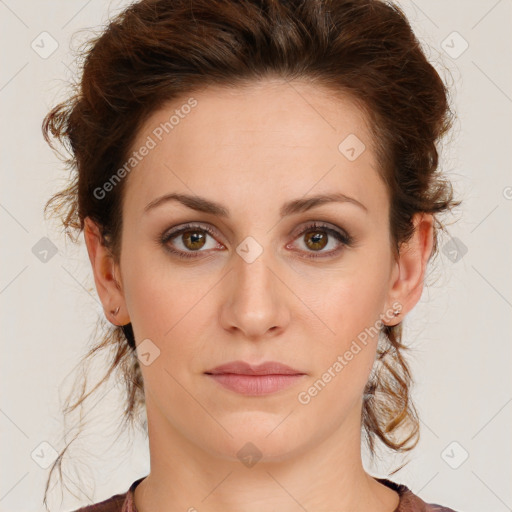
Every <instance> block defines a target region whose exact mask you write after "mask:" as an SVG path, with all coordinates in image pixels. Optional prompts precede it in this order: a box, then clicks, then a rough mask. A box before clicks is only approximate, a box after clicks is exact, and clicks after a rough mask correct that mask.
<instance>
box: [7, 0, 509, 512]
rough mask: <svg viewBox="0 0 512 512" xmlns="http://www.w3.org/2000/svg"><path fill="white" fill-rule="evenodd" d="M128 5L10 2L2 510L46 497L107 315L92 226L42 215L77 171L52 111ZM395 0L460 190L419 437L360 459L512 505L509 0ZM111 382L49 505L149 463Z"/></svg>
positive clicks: (121, 479) (401, 476)
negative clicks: (79, 372)
mask: <svg viewBox="0 0 512 512" xmlns="http://www.w3.org/2000/svg"><path fill="white" fill-rule="evenodd" d="M126 4H127V2H114V1H112V2H106V1H101V0H88V1H85V0H53V1H50V2H36V1H33V0H32V1H28V0H2V1H0V37H1V42H2V61H1V66H0V107H1V119H2V121H1V124H0V126H1V137H0V145H1V150H0V155H1V160H0V162H1V172H2V182H1V183H2V186H1V187H0V222H1V227H2V243H1V246H0V247H1V255H2V264H1V266H0V304H1V326H2V357H1V367H0V376H1V395H0V430H1V435H0V443H1V450H2V452H1V453H2V454H1V459H0V460H1V461H2V473H1V477H0V510H1V511H10V512H17V511H25V512H28V511H42V510H44V508H43V505H42V497H43V491H44V486H45V484H46V479H47V476H48V469H45V468H44V467H41V466H45V465H48V463H49V462H51V461H52V453H53V451H52V450H53V448H52V447H54V448H55V449H57V450H60V449H62V447H63V444H62V442H63V437H62V436H63V425H62V417H61V414H60V408H59V407H60V401H61V399H62V398H63V397H64V396H65V394H66V392H67V390H68V388H69V385H70V384H71V383H72V380H73V369H74V367H75V365H76V364H77V362H78V359H79V357H80V356H81V355H82V354H83V353H84V352H85V349H86V346H87V344H88V343H89V341H90V338H91V336H92V332H93V329H94V326H95V323H96V318H97V316H98V314H103V313H102V309H101V307H100V304H99V300H98V298H97V294H96V291H95V289H94V287H93V284H94V283H93V279H92V274H91V271H90V264H89V260H88V258H87V253H86V251H85V246H84V244H83V237H81V244H80V245H79V246H77V247H75V246H73V245H72V244H69V243H66V242H65V239H64V236H63V235H62V234H61V233H60V231H59V230H58V229H57V228H56V226H55V224H54V223H52V222H50V221H45V220H44V218H43V205H44V203H45V201H46V200H47V199H48V198H49V197H50V195H51V194H52V193H54V192H55V191H56V190H58V189H59V188H61V186H62V185H63V184H64V179H65V178H66V176H67V174H66V172H65V171H64V170H63V169H64V167H63V164H62V163H61V161H60V160H59V159H58V158H57V157H56V156H55V155H54V153H53V152H52V151H51V150H50V149H49V147H48V146H47V145H46V143H45V142H44V140H43V138H42V134H41V122H42V119H43V117H44V115H45V114H46V112H47V111H48V110H49V109H50V107H51V106H53V105H55V104H56V103H57V101H58V100H59V99H61V98H63V97H64V95H65V94H66V92H67V91H66V89H65V86H66V82H67V81H68V80H69V79H70V78H71V76H72V72H73V70H74V63H73V55H72V53H71V51H70V45H71V44H73V46H74V47H76V46H77V45H78V43H79V42H80V41H82V40H85V39H86V38H87V37H88V36H90V35H91V33H90V32H89V31H90V30H91V29H96V30H97V29H99V28H101V26H102V25H103V24H104V23H105V22H106V21H107V19H108V18H109V17H110V16H111V15H113V14H115V13H116V12H118V11H119V10H120V9H121V8H122V7H123V6H124V5H126ZM400 5H401V6H402V7H403V8H404V9H405V11H406V13H407V15H408V16H409V19H410V21H411V23H412V25H413V28H414V30H415V32H416V34H417V35H418V37H419V38H420V40H421V41H422V43H423V45H424V48H425V50H426V52H427V55H428V57H429V59H430V60H431V61H432V62H433V63H434V65H435V66H436V68H437V69H438V70H439V72H440V73H441V75H442V76H443V78H445V79H446V80H447V81H448V83H449V85H450V87H451V88H452V95H453V97H452V103H453V106H454V108H455V110H456V112H457V121H456V123H455V127H454V130H453V131H452V134H451V137H450V139H449V140H447V141H445V147H444V149H443V153H442V160H441V164H442V168H443V170H444V172H446V173H447V175H448V176H449V177H450V178H451V179H452V181H453V183H454V186H455V190H456V193H457V196H458V197H460V198H462V199H463V201H464V202H463V206H462V208H460V209H459V211H458V213H457V214H456V216H455V217H454V218H453V219H451V220H457V222H456V224H453V225H452V226H451V227H449V235H450V236H449V237H445V239H444V241H443V242H442V246H441V247H440V253H439V256H438V258H437V259H436V260H435V261H434V264H433V266H432V267H431V269H430V271H429V275H428V279H427V284H428V286H427V288H426V289H425V291H424V294H423V296H422V299H421V301H420V303H419V304H418V306H417V307H416V308H415V310H414V311H413V312H412V313H411V314H409V315H408V317H407V319H406V321H405V329H406V337H405V340H406V341H407V343H408V344H409V345H410V346H411V347H412V350H411V353H410V355H409V356H408V357H409V361H410V364H411V367H412V371H413V375H414V378H415V381H416V384H415V387H414V389H413V397H414V400H415V403H416V406H417V408H418V411H419V413H420V415H421V441H420V443H419V445H418V446H417V448H416V449H415V450H414V451H413V452H412V453H410V454H409V455H408V456H407V457H406V459H403V458H402V457H392V456H390V455H386V456H385V457H383V459H382V460H381V461H380V462H378V463H376V464H375V465H370V464H369V463H365V464H367V469H368V470H369V471H370V472H371V473H372V474H374V475H376V476H386V475H387V474H388V473H389V471H391V470H392V469H393V468H394V467H397V466H398V465H399V463H400V462H401V461H402V460H409V461H410V462H409V464H407V466H406V467H405V468H404V469H402V470H401V471H399V472H398V473H396V474H394V475H393V476H391V477H390V478H391V479H392V480H395V481H397V482H400V483H404V484H406V485H407V486H409V487H410V488H411V489H412V490H413V492H415V493H417V494H419V495H420V497H422V498H423V499H424V500H425V501H427V502H434V503H440V504H443V505H446V506H450V507H452V508H453V509H455V510H457V511H458V512H460V511H467V512H481V511H482V510H485V511H486V512H493V511H495V512H505V511H507V510H512V487H511V485H510V482H512V468H511V461H512V435H511V431H512V430H511V427H512V386H511V377H510V375H511V371H510V369H511V363H512V360H511V351H512V348H511V347H512V340H511V327H512V326H511V317H512V315H511V313H512V286H511V285H512V276H511V265H510V262H511V261H512V243H511V240H512V236H511V235H512V229H511V228H512V173H511V161H512V152H511V144H512V138H511V125H512V116H511V114H512V68H511V66H510V62H511V55H512V53H511V46H512V45H511V41H512V37H511V32H512V30H511V26H510V20H511V19H512V16H511V15H512V2H511V0H498V1H497V0H478V1H477V0H471V1H467V0H465V1H463V0H459V1H455V0H449V1H448V0H416V1H414V2H412V1H403V2H400ZM42 41H43V42H42ZM448 220H450V219H448ZM52 248H53V251H52ZM45 251H46V252H45ZM98 375H99V373H98ZM93 378H94V376H93ZM94 382H95V381H94V380H93V381H92V383H94ZM101 395H102V396H98V397H97V398H99V399H100V400H98V402H97V405H96V406H95V407H94V410H93V411H92V412H91V414H90V415H89V417H88V419H89V420H91V423H92V425H91V428H90V429H88V430H87V431H86V434H84V437H83V439H82V441H81V443H80V444H79V446H77V447H76V449H72V455H71V459H70V460H69V461H68V462H66V463H65V465H64V466H63V469H64V471H65V472H66V476H67V480H66V483H67V485H68V486H70V488H71V489H72V490H74V491H75V493H77V494H78V499H75V498H73V497H72V496H70V495H69V493H67V492H66V491H64V501H63V502H62V504H61V494H60V488H59V485H57V486H56V487H55V488H54V489H53V491H52V493H51V495H50V497H52V496H54V497H53V498H51V501H50V503H51V504H52V505H53V506H54V508H53V509H52V510H72V509H73V507H78V506H80V505H86V504H89V503H91V502H97V501H100V500H103V499H106V498H108V497H110V496H112V495H113V494H116V493H122V492H125V491H126V490H127V489H128V487H129V485H130V484H131V483H132V482H133V481H134V480H135V479H136V478H139V477H141V476H145V475H146V474H147V473H148V471H149V460H148V459H149V456H148V451H147V440H146V439H145V438H144V437H143V436H142V435H139V436H136V437H135V438H134V439H133V440H132V439H128V438H127V437H126V436H124V437H122V438H121V439H120V440H119V442H117V443H113V441H114V437H113V435H114V434H116V432H117V428H118V427H117V421H118V416H115V415H114V413H113V411H115V408H116V404H119V403H120V395H119V390H118V388H117V387H116V386H115V385H114V386H113V385H112V383H111V384H109V386H108V387H107V388H105V389H104V390H103V392H102V393H101ZM102 421H103V422H105V423H102ZM78 475H80V477H81V479H83V480H84V481H85V482H86V483H88V484H90V488H88V489H87V491H85V490H84V492H85V494H80V491H79V490H77V488H73V483H72V482H73V481H77V477H78ZM53 483H55V480H54V481H53ZM83 489H85V488H83Z"/></svg>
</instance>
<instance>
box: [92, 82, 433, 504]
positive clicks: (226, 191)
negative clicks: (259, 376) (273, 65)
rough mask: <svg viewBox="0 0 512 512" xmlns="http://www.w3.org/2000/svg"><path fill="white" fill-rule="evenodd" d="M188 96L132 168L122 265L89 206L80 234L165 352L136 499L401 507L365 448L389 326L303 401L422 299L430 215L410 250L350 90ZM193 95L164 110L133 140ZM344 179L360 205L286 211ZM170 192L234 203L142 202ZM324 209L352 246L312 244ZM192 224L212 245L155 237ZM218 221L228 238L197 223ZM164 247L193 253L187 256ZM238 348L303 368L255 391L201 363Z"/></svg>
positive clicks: (116, 301)
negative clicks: (242, 454) (380, 350)
mask: <svg viewBox="0 0 512 512" xmlns="http://www.w3.org/2000/svg"><path fill="white" fill-rule="evenodd" d="M192 96H193V97H194V98H195V99H196V100H197V106H196V107H195V108H193V109H192V110H191V111H190V113H188V114H187V115H186V116H184V117H183V118H182V119H180V121H179V124H177V125H176V126H175V127H174V128H173V130H172V131H170V132H169V133H168V134H165V135H164V136H163V138H162V140H161V141H158V143H157V145H156V147H154V148H153V149H151V150H150V151H149V153H148V154H147V156H145V157H144V158H143V160H142V161H141V162H140V163H138V165H137V166H136V167H135V168H134V169H133V170H132V171H131V173H130V174H129V175H128V176H127V177H126V178H125V179H126V180H127V183H126V189H125V194H126V196H125V202H124V206H123V231H122V249H121V258H120V263H119V264H117V263H116V262H115V261H114V260H113V259H112V257H111V256H110V255H109V253H108V251H107V250H106V249H105V248H104V246H102V245H101V244H100V240H99V233H98V230H97V227H96V226H95V225H94V223H93V222H92V221H91V220H90V219H86V227H85V232H84V236H85V240H86V244H87V249H88V252H89V257H90V259H91V264H92V267H93V271H94V278H95V282H96V287H97V290H98V294H99V296H100V299H101V301H102V304H103V306H104V309H105V313H106V315H107V317H108V318H109V319H110V320H111V321H112V323H115V324H117V325H123V324H126V323H128V322H132V326H133V329H134V333H135V338H136V341H137V344H140V343H141V342H142V340H145V339H150V340H151V343H152V344H154V345H152V346H156V347H158V350H159V351H160V354H159V355H158V357H156V358H155V359H154V360H152V362H151V364H148V365H143V364H142V365H141V368H142V373H143V377H144V386H145V393H146V407H147V416H148V428H149V443H150V456H151V472H150V474H149V476H148V477H147V478H146V479H145V480H144V481H143V482H141V483H140V485H139V486H138V487H137V488H136V490H135V504H136V507H137V509H138V511H139V512H150V511H154V510H159V511H162V512H170V511H178V510H179V511H187V510H190V511H193V510H197V511H200V512H203V511H205V512H206V511H215V512H220V511H222V512H235V511H237V512H240V511H244V512H256V511H258V512H260V511H261V510H266V511H270V510H280V512H298V511H303V510H308V511H310V512H313V511H330V512H332V511H339V512H348V511H350V512H370V511H371V512H393V511H394V510H395V509H396V507H397V506H398V501H399V499H398V494H397V493H396V492H395V491H393V490H391V489H390V488H388V487H386V486H384V485H382V484H381V483H379V482H377V481H376V480H375V479H374V478H373V477H371V476H370V475H369V474H368V473H367V472H366V471H365V470H364V468H363V465H362V460H361V432H360V423H361V408H362V395H363V390H364V387H365V384H366V383H367V381H368V377H369V374H370V370H371V368H372V366H373V362H374V360H375V354H376V349H377V341H378V340H377V336H373V337H371V336H370V337H369V338H368V341H367V343H366V344H362V343H360V346H361V348H362V349H361V350H360V351H359V352H358V353H357V355H354V357H353V358H351V360H350V361H348V362H347V364H346V365H345V366H344V367H343V369H342V371H339V372H337V373H336V374H335V376H334V377H332V378H331V379H330V381H329V382H328V383H327V384H326V385H325V386H324V387H323V388H322V389H321V391H319V392H318V393H317V394H316V395H315V396H311V394H309V395H307V393H306V395H307V396H309V397H310V400H309V402H307V403H304V401H302V402H301V401H300V400H299V399H298V397H299V394H300V393H301V392H302V393H303V395H302V396H305V394H304V393H305V392H307V390H308V389H310V388H311V386H313V384H314V383H315V382H316V381H318V379H320V378H322V375H323V374H324V373H325V372H326V371H327V370H328V369H329V368H331V369H332V367H333V363H334V362H335V361H336V360H337V358H338V356H339V355H343V354H344V353H345V352H346V351H347V350H348V349H349V348H350V346H351V343H352V342H353V340H356V339H357V336H358V334H360V333H361V332H363V331H364V330H365V328H369V327H371V326H374V325H375V324H376V322H377V321H378V320H379V319H381V320H382V322H383V323H384V324H388V325H393V324H396V323H398V322H400V321H401V320H403V317H404V315H405V314H407V312H408V311H410V310H411V309H412V308H413V307H414V305H415V304H416V303H417V302H418V300H419V299H420V297H421V292H422V289H423V279H424V274H425V269H426V265H427V262H428V258H429V256H430V254H431V250H432V242H433V232H432V222H433V219H432V217H431V216H430V215H426V214H418V215H416V216H415V217H414V223H415V227H416V228H415V233H414V236H413V238H412V239H411V241H410V242H409V243H408V244H407V245H405V246H403V247H402V248H401V251H400V255H399V258H398V259H396V258H395V257H394V254H393V251H392V243H391V237H390V227H389V224H388V213H389V197H388V193H387V190H386V186H385V184H384V182H383V181H382V179H381V178H380V176H379V174H378V172H377V161H376V157H375V154H374V152H373V150H372V147H371V135H370V131H369V129H368V126H367V124H366V121H365V117H364V116H363V113H362V111H361V110H360V109H359V108H358V107H357V106H356V104H355V103H353V102H352V101H351V100H350V99H349V98H345V99H342V98H334V97H333V96H332V94H330V93H329V92H328V91H326V90H324V89H322V88H320V87H319V86H315V85H311V84H307V83H305V82H298V81H295V82H290V83H286V82H284V81H282V80H278V79H276V80H270V79H269V80H266V81H264V82H261V83H258V84H254V85H253V86H251V87H250V88H244V89H241V88H240V89H238V88H236V89H235V88H230V89H227V88H218V87H215V88H214V87H211V88H208V89H205V90H203V91H201V92H198V93H195V94H193V95H192ZM187 99H188V97H184V98H182V99H180V100H179V101H177V100H175V101H173V102H172V103H169V104H168V105H166V106H164V107H162V108H161V109H160V110H158V111H156V112H155V113H154V114H153V115H152V116H151V117H150V118H149V119H148V120H147V122H146V123H145V125H144V126H143V127H142V128H141V129H140V131H139V133H138V135H137V139H136V140H135V142H134V144H133V148H134V149H137V148H140V147H141V146H142V145H143V144H144V142H145V141H146V140H147V137H148V135H151V134H152V133H153V130H154V129H155V127H157V126H159V124H160V123H162V122H165V121H167V120H169V118H170V116H171V115H172V114H173V112H174V111H175V109H177V108H179V107H180V105H183V104H185V103H186V102H187ZM349 134H355V135H356V136H357V138H358V139H359V140H360V141H362V142H363V143H364V144H365V146H366V149H365V150H364V151H363V152H362V153H361V154H360V155H359V156H358V157H357V158H356V159H355V160H353V161H351V160H349V159H348V158H347V157H346V156H345V154H342V153H341V152H340V151H339V150H338V145H339V144H340V142H342V141H343V140H344V139H345V138H346V137H347V136H348V135H349ZM153 138H154V137H153ZM333 192H337V193H340V194H345V195H346V196H348V197H350V198H352V199H354V200H356V201H358V202H360V203H361V204H362V205H363V206H361V205H358V204H356V203H355V202H353V201H344V202H330V203H325V204H322V205H320V206H316V207H314V208H312V209H310V210H308V211H302V212H296V213H293V214H290V215H288V216H285V217H283V218H281V217H280V208H281V206H282V205H283V204H284V203H286V202H287V201H290V200H293V199H301V198H302V199H304V198H305V197H306V198H307V197H311V196H314V195H317V194H326V193H333ZM168 193H182V194H191V195H193V196H201V197H204V198H207V199H208V200H210V201H215V202H217V203H221V204H222V205H223V207H224V208H226V209H227V210H229V212H230V216H229V217H222V216H220V215H216V214H213V213H203V212H199V211H195V210H193V209H191V208H188V207H187V206H185V205H183V204H181V203H179V202H177V201H169V202H165V203H163V204H161V205H160V206H157V207H155V208H154V209H150V210H148V211H147V212H145V211H144V208H145V207H146V205H148V204H149V203H150V202H151V201H153V200H155V199H156V198H158V197H160V196H163V195H164V194H168ZM310 221H318V222H324V223H327V225H328V227H330V228H332V229H335V230H338V231H341V232H343V231H345V232H347V233H348V234H349V235H350V236H351V237H352V238H353V240H352V243H351V244H348V245H344V243H342V242H339V241H338V240H337V238H336V237H335V236H333V235H332V234H331V233H328V232H327V233H326V232H325V231H322V228H313V229H312V230H311V231H310V233H311V232H312V234H316V235H317V236H320V235H324V238H323V240H327V243H326V244H325V245H322V244H319V243H316V245H315V240H318V238H317V239H315V238H313V239H311V236H309V237H308V235H307V233H306V234H301V232H302V230H303V228H305V227H306V226H308V224H309V223H310ZM185 223H194V224H199V227H198V228H194V229H193V231H194V233H195V234H197V236H201V235H203V236H205V237H206V238H205V239H204V245H202V246H201V244H198V243H196V244H195V245H194V243H192V242H191V239H187V238H185V237H184V236H183V235H178V236H177V237H176V238H174V239H172V240H169V241H167V242H166V244H163V243H160V242H159V237H160V236H161V235H162V234H163V233H164V232H166V231H168V230H169V228H173V227H179V226H183V225H184V224H185ZM205 226H208V227H211V228H212V229H213V230H214V236H212V235H210V234H209V233H206V232H204V231H201V228H204V227H205ZM246 237H252V238H253V239H254V240H255V241H256V242H257V244H258V245H259V247H260V248H261V250H262V252H261V254H259V255H258V257H257V258H256V259H255V260H254V261H252V262H250V263H248V262H247V261H246V260H245V259H244V258H243V257H241V256H240V254H239V253H238V252H237V247H239V246H240V244H241V242H243V241H244V239H245V238H246ZM325 237H327V239H326V238H325ZM196 240H198V238H196ZM165 245H167V246H168V247H169V246H170V247H172V248H174V249H175V250H177V251H181V252H184V253H187V254H192V256H193V257H192V258H189V259H181V258H179V257H177V256H175V255H173V254H171V253H169V252H168V251H166V250H165ZM198 247H199V248H198ZM242 247H244V245H242ZM245 247H246V246H245ZM252 250H254V249H252ZM307 255H312V256H315V255H317V258H316V259H315V258H308V257H307ZM396 303H399V304H400V305H401V312H400V314H399V316H397V317H394V316H393V315H392V314H391V313H390V311H391V310H392V308H393V305H394V304H396ZM118 306H119V307H120V310H119V313H118V314H117V315H116V316H115V317H113V316H112V315H111V313H110V311H111V310H114V309H116V308H117V307H118ZM234 360H244V361H248V362H250V363H254V364H259V363H261V362H263V361H279V362H281V363H284V364H287V365H289V366H291V367H293V368H295V369H299V370H301V371H302V372H303V373H305V374H306V375H305V376H303V377H302V378H301V379H300V380H299V382H298V383H296V384H294V385H292V386H291V387H289V388H287V389H283V390H280V391H277V392H274V393H271V394H268V395H262V396H246V395H242V394H239V393H236V392H234V391H232V390H229V389H225V388H223V387H221V386H220V385H219V384H218V383H217V382H212V379H211V378H209V377H208V376H207V375H205V373H204V372H206V371H207V370H208V369H211V368H212V367H214V366H217V365H220V364H223V363H226V362H229V361H234ZM331 375H332V370H331ZM249 442H250V443H252V444H253V445H254V446H256V447H257V450H258V452H259V453H260V454H261V459H260V460H258V462H257V463H256V464H255V465H253V466H251V467H248V466H247V465H246V464H244V463H242V461H241V459H240V458H239V456H238V455H237V454H238V452H239V450H241V449H242V448H243V447H247V443H249ZM246 449H247V448H246ZM192 507H194V508H192Z"/></svg>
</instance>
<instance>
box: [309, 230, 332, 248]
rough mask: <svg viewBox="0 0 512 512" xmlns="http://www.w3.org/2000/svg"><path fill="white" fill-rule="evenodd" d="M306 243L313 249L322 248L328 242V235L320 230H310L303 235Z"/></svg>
mask: <svg viewBox="0 0 512 512" xmlns="http://www.w3.org/2000/svg"><path fill="white" fill-rule="evenodd" d="M305 240H306V245H307V246H308V247H309V248H310V249H312V250H315V251H318V250H321V249H323V248H324V247H325V246H326V245H327V242H328V235H327V234H326V233H324V232H322V231H310V232H309V233H306V236H305Z"/></svg>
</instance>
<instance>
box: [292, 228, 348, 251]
mask: <svg viewBox="0 0 512 512" xmlns="http://www.w3.org/2000/svg"><path fill="white" fill-rule="evenodd" d="M296 240H299V242H301V243H299V249H300V252H302V253H304V256H305V257H306V258H323V257H329V256H337V255H338V254H339V252H340V251H341V250H342V249H343V247H349V246H351V245H352V243H353V239H352V237H351V236H350V235H348V234H346V233H345V232H344V231H341V230H340V231H338V229H334V228H332V227H330V226H328V225H325V224H322V223H320V224H318V223H312V224H309V225H308V226H306V227H305V228H304V229H303V230H302V231H301V232H300V233H299V234H298V235H297V238H296ZM327 246H332V248H331V250H324V249H325V248H326V247H327ZM315 253H317V254H315Z"/></svg>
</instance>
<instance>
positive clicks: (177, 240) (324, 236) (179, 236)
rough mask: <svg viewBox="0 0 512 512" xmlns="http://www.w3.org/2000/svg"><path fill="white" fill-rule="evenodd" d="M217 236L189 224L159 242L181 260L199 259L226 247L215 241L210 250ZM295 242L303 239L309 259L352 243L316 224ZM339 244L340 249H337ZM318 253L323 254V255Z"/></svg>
mask: <svg viewBox="0 0 512 512" xmlns="http://www.w3.org/2000/svg"><path fill="white" fill-rule="evenodd" d="M215 236H217V234H216V231H215V230H214V229H213V228H211V227H210V226H202V225H198V224H186V225H184V226H182V227H179V228H177V229H173V230H171V231H168V232H166V233H164V235H162V237H161V238H160V243H161V244H162V245H163V246H164V248H165V250H167V251H169V252H170V253H172V254H173V255H176V256H178V257H179V258H184V259H186V258H196V257H198V253H201V252H207V251H208V250H210V249H216V248H224V245H222V244H219V243H218V242H216V243H215V242H212V243H211V245H210V247H208V241H207V239H208V237H211V238H215ZM301 237H303V238H301ZM296 239H301V241H302V242H303V244H302V248H300V252H304V253H309V254H304V256H305V257H306V258H323V257H329V256H334V255H337V254H338V253H339V252H340V250H341V249H340V247H341V248H343V246H346V247H349V246H351V245H352V243H353V239H352V237H351V236H350V235H348V234H347V233H346V232H344V231H343V230H339V229H335V228H333V227H330V225H328V224H324V223H317V222H313V223H310V224H308V225H307V226H305V227H304V228H303V229H302V230H301V231H300V232H299V233H298V234H296V235H295V240H296ZM331 242H333V243H334V246H335V247H334V249H333V250H330V251H324V250H323V249H324V248H325V247H327V246H329V245H330V244H331ZM331 245H332V244H331ZM336 245H337V246H338V248H336ZM180 246H181V247H180ZM286 247H293V246H292V244H288V245H287V246H286ZM202 249H204V250H202ZM315 253H320V254H321V255H320V254H315Z"/></svg>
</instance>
